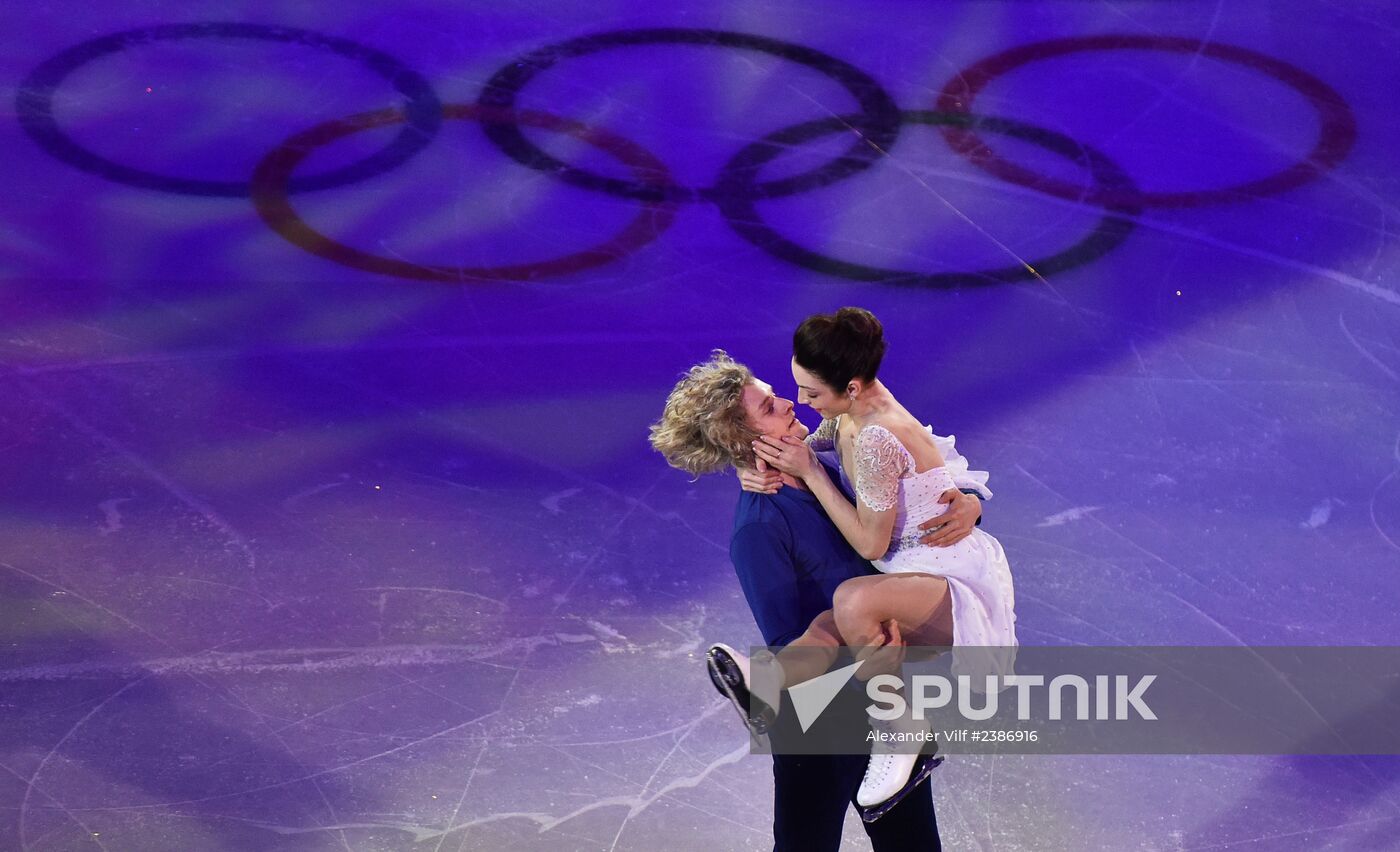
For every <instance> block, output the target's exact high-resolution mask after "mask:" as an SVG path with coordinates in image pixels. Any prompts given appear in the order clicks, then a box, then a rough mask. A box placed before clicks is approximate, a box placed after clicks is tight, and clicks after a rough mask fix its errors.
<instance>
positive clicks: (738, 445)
mask: <svg viewBox="0 0 1400 852" xmlns="http://www.w3.org/2000/svg"><path fill="white" fill-rule="evenodd" d="M753 380H754V375H753V371H752V370H750V369H749V368H748V367H745V366H744V365H743V364H740V363H739V362H738V361H735V360H734V359H733V358H730V357H729V354H728V353H727V352H725V351H724V350H723V349H716V350H714V351H713V352H711V353H710V358H709V360H708V361H705V362H704V363H702V364H696V365H695V366H694V367H691V368H690V369H689V370H687V371H686V373H685V375H684V376H683V377H682V378H681V380H680V381H679V382H678V383H676V387H675V388H674V389H673V390H672V391H671V395H670V396H668V397H666V408H665V410H664V411H663V412H662V414H661V419H660V420H658V421H656V422H655V423H653V424H652V426H651V445H652V447H654V448H655V449H656V450H657V451H658V452H660V453H661V455H663V456H665V457H666V463H667V464H669V465H671V467H674V468H679V469H680V470H683V471H685V472H686V473H689V474H691V475H693V476H699V475H701V474H704V473H715V472H716V471H721V470H724V469H726V468H729V467H752V466H753V464H754V455H753V448H752V446H750V445H751V444H752V442H753V441H754V439H756V438H757V437H758V430H757V429H755V428H754V427H753V426H752V425H751V424H750V423H749V415H748V412H747V411H745V410H744V388H745V387H746V386H747V385H748V384H749V383H750V382H752V381H753Z"/></svg>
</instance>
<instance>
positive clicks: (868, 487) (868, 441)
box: [855, 426, 911, 512]
mask: <svg viewBox="0 0 1400 852" xmlns="http://www.w3.org/2000/svg"><path fill="white" fill-rule="evenodd" d="M855 457H856V459H855V461H856V496H857V497H859V498H860V502H862V503H864V504H865V505H867V506H869V507H870V508H872V509H874V510H875V511H877V512H883V511H885V510H887V509H893V508H894V507H895V505H896V504H898V503H899V480H900V478H901V477H902V476H903V475H904V473H905V471H907V470H908V469H909V465H910V464H911V462H910V459H909V451H908V450H906V449H904V445H903V444H901V443H900V442H899V439H898V438H896V437H895V436H894V433H892V432H890V430H888V429H886V428H885V427H883V426H867V427H865V428H864V429H862V430H860V434H858V435H856V450H855Z"/></svg>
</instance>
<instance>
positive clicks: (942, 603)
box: [832, 574, 953, 680]
mask: <svg viewBox="0 0 1400 852" xmlns="http://www.w3.org/2000/svg"><path fill="white" fill-rule="evenodd" d="M832 611H833V613H834V615H835V621H836V626H837V630H838V632H839V636H840V638H841V640H842V641H843V642H844V643H845V644H846V645H848V646H849V647H851V648H853V649H856V659H858V660H861V659H865V658H866V657H868V656H869V654H870V650H871V649H872V648H874V647H876V646H879V645H882V644H884V637H885V624H886V622H889V621H895V622H898V624H899V629H900V632H901V633H902V635H903V639H904V642H905V644H908V645H916V646H917V645H952V644H953V599H952V596H951V595H950V593H949V591H948V581H947V580H945V579H943V578H942V577H939V576H936V575H933V574H874V575H871V576H867V577H852V578H851V579H849V580H847V581H845V582H844V583H842V584H841V585H840V586H837V587H836V595H835V598H834V601H833V604H832ZM872 674H873V672H872ZM869 676H870V675H865V676H862V673H861V672H860V671H857V673H856V677H857V678H859V679H861V680H866V679H868V677H869Z"/></svg>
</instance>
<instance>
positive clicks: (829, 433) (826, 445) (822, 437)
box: [807, 418, 836, 453]
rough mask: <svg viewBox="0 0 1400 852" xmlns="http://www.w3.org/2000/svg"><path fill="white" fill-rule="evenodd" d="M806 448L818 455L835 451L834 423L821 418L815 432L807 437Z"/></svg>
mask: <svg viewBox="0 0 1400 852" xmlns="http://www.w3.org/2000/svg"><path fill="white" fill-rule="evenodd" d="M807 446H809V447H811V448H812V449H814V450H816V451H817V452H819V453H820V452H822V451H824V450H834V449H836V421H835V420H834V419H832V420H827V419H826V418H822V422H821V425H820V426H818V427H817V431H815V432H813V433H812V434H810V435H808V436H807Z"/></svg>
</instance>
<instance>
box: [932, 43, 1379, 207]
mask: <svg viewBox="0 0 1400 852" xmlns="http://www.w3.org/2000/svg"><path fill="white" fill-rule="evenodd" d="M1102 50H1158V51H1164V52H1168V53H1190V54H1193V55H1201V56H1209V57H1211V58H1212V59H1218V60H1221V61H1223V62H1232V63H1235V64H1237V65H1240V66H1243V67H1245V68H1249V69H1252V70H1255V71H1259V72H1261V73H1263V74H1265V75H1267V76H1269V77H1272V78H1274V79H1275V80H1278V81H1279V82H1280V83H1283V84H1284V85H1286V86H1289V87H1290V88H1292V89H1294V90H1296V91H1297V92H1298V93H1299V94H1301V95H1302V96H1303V97H1305V98H1307V100H1308V102H1309V103H1311V104H1312V106H1313V109H1315V110H1317V114H1318V118H1319V119H1320V121H1321V128H1320V130H1319V132H1318V138H1317V143H1316V144H1315V145H1314V146H1313V149H1312V151H1310V152H1309V153H1308V154H1307V156H1306V157H1304V158H1303V159H1302V160H1301V161H1299V162H1298V163H1296V164H1294V165H1293V166H1290V167H1289V168H1287V169H1284V170H1283V171H1280V172H1277V173H1275V174H1272V175H1269V176H1267V177H1263V178H1260V179H1258V180H1252V181H1247V182H1245V183H1241V184H1238V185H1235V186H1230V187H1224V188H1222V189H1208V190H1195V191H1191V192H1136V194H1132V195H1131V196H1130V195H1129V193H1128V192H1126V191H1124V190H1121V189H1120V190H1103V189H1100V188H1096V189H1094V190H1091V191H1090V192H1089V193H1088V194H1087V195H1086V194H1085V191H1084V188H1083V187H1078V186H1074V185H1072V184H1067V183H1064V182H1062V181H1057V180H1052V179H1049V178H1046V177H1043V176H1041V175H1037V174H1035V173H1034V172H1032V171H1030V170H1029V169H1026V168H1024V167H1023V166H1019V165H1017V164H1015V163H1013V162H1011V161H1009V160H1007V159H1005V158H1003V157H1001V156H999V155H997V154H996V153H995V152H993V151H992V149H991V148H989V147H988V146H987V145H986V144H985V143H983V142H982V140H981V139H979V138H978V136H977V134H976V132H975V130H974V129H973V128H967V127H949V128H947V129H945V130H944V136H945V137H946V138H947V140H948V143H949V144H950V145H952V146H953V150H955V151H958V152H959V153H961V154H964V155H965V156H967V157H968V158H969V159H971V160H972V162H974V163H976V164H977V165H978V166H980V167H981V168H983V169H985V170H986V171H988V172H990V173H992V174H994V175H996V176H997V177H999V178H1001V179H1002V180H1006V181H1009V182H1011V183H1018V184H1021V185H1022V186H1028V187H1033V188H1035V189H1037V190H1039V191H1041V192H1045V193H1048V194H1050V195H1055V196H1059V197H1060V198H1087V200H1090V201H1094V202H1097V203H1101V204H1103V203H1126V204H1142V205H1145V206H1155V207H1185V206H1189V205H1197V204H1207V203H1219V202H1231V201H1239V200H1240V199H1241V198H1247V197H1250V196H1256V195H1268V194H1273V193H1278V192H1283V191H1284V190H1288V189H1293V188H1294V187H1297V186H1300V185H1302V184H1304V183H1307V182H1308V181H1309V180H1312V179H1313V178H1314V177H1316V176H1317V175H1318V174H1319V173H1320V172H1323V171H1326V170H1328V169H1331V168H1332V167H1334V166H1336V165H1337V164H1338V163H1340V162H1341V161H1342V160H1343V159H1345V157H1346V155H1347V153H1348V152H1349V151H1350V150H1351V147H1352V145H1353V144H1354V143H1355V141H1356V118H1355V116H1353V115H1352V112H1351V108H1350V107H1349V106H1347V103H1346V101H1345V100H1343V99H1342V96H1341V95H1340V94H1338V93H1337V91H1336V90H1335V89H1333V88H1332V87H1331V86H1329V85H1327V84H1326V83H1324V82H1322V81H1321V80H1319V79H1318V78H1316V77H1314V76H1313V75H1311V74H1309V73H1308V72H1306V71H1304V70H1303V69H1301V68H1299V67H1297V66H1296V65H1290V64H1289V63H1287V62H1284V61H1282V60H1279V59H1275V58H1273V57H1272V56H1266V55H1265V54H1262V53H1258V52H1256V51H1253V50H1249V49H1247V48H1243V47H1237V46H1235V45H1232V44H1222V43H1220V42H1208V41H1198V40H1196V39H1190V38H1172V37H1167V36H1149V35H1100V36H1084V37H1079V38H1062V39H1051V40H1049V41H1038V42H1033V43H1031V44H1023V45H1019V46H1017V47H1013V48H1011V49H1010V50H1007V51H1004V52H1002V53H998V54H996V55H995V56H990V57H987V58H986V59H983V60H981V61H980V62H977V63H975V64H973V65H972V66H970V67H968V68H966V69H964V70H963V71H960V72H958V73H957V74H954V75H953V78H952V79H951V80H949V81H948V83H947V85H946V86H944V88H943V91H942V93H940V95H939V97H938V109H939V110H942V111H944V112H961V113H965V114H972V104H973V102H974V101H975V100H976V98H977V95H978V94H979V93H980V92H981V91H982V90H983V89H985V88H986V87H987V85H988V84H989V83H991V82H992V80H994V79H996V78H997V77H999V76H1001V75H1003V74H1006V73H1007V72H1009V71H1013V70H1015V69H1017V68H1020V67H1022V66H1024V65H1028V64H1030V63H1032V62H1038V61H1040V60H1043V59H1051V58H1054V57H1058V56H1065V55H1068V54H1071V53H1084V52H1089V51H1102Z"/></svg>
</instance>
